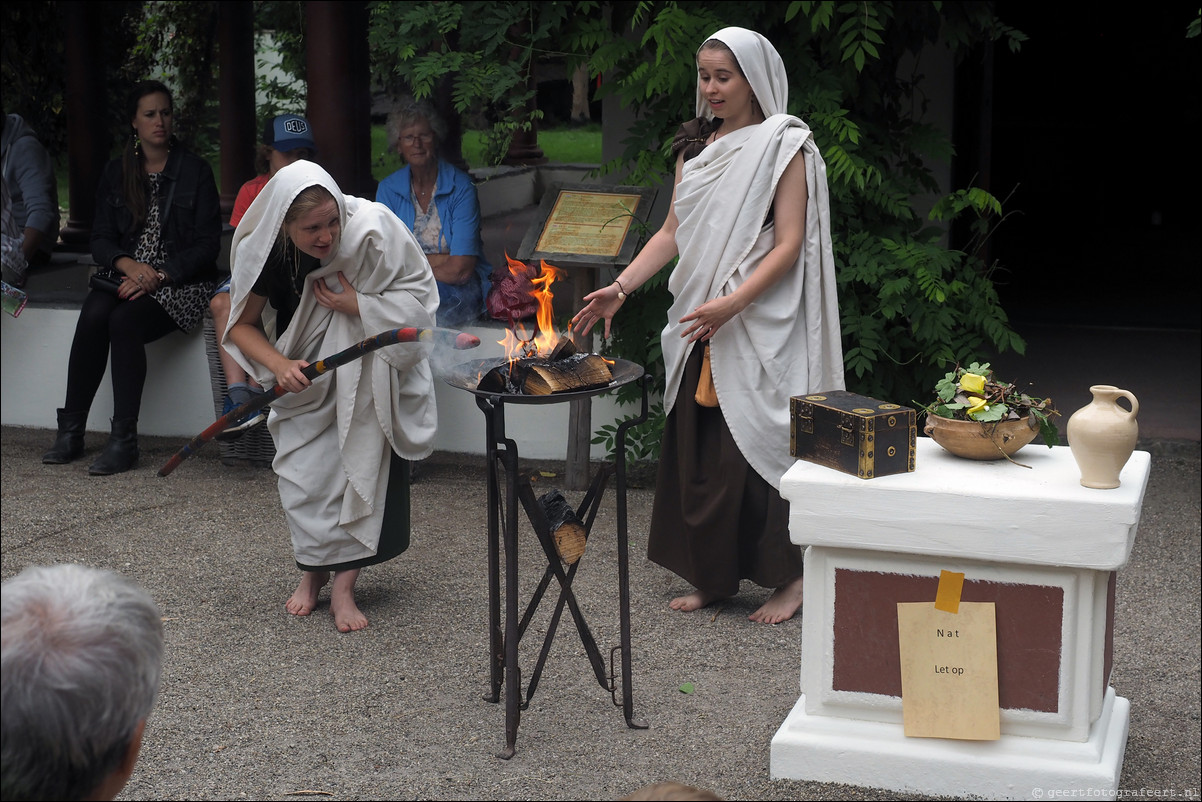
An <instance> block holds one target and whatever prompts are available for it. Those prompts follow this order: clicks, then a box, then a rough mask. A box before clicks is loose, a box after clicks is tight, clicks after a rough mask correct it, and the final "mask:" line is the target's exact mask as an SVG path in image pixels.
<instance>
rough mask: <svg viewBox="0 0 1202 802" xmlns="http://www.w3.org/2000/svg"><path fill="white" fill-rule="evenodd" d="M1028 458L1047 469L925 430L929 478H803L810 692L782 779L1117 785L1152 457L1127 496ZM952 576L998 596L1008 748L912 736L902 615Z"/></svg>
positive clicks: (829, 473) (950, 791) (796, 482)
mask: <svg viewBox="0 0 1202 802" xmlns="http://www.w3.org/2000/svg"><path fill="white" fill-rule="evenodd" d="M1014 459H1015V460H1016V461H1017V462H1019V463H1022V464H1023V465H1027V466H1030V467H1022V466H1020V465H1015V464H1013V463H1011V462H1009V461H1006V460H999V461H996V462H978V461H974V460H966V459H962V458H959V457H955V456H953V455H951V454H949V453H947V452H946V451H944V450H943V449H942V448H940V447H939V445H937V444H936V443H935V442H934V441H933V440H930V439H929V438H926V437H919V438H918V441H917V455H916V469H915V471H914V472H913V473H903V474H895V475H892V476H884V477H878V478H874V479H869V480H864V479H860V478H858V477H855V476H850V475H847V474H843V473H840V472H838V471H835V470H832V469H830V468H826V467H823V466H820V465H815V464H812V463H808V462H798V463H796V464H795V465H794V466H793V467H792V468H791V469H790V470H789V472H788V473H786V474H785V476H784V477H783V479H782V481H781V495H782V496H784V498H785V499H786V500H787V501H788V502H789V504H790V536H791V538H792V540H793V542H795V543H798V544H801V545H805V546H808V548H807V549H806V555H805V571H806V574H805V575H806V587H805V603H804V605H803V607H802V635H801V696H800V698H799V699H798V700H797V703H796V705H794V707H793V710H792V712H790V713H789V715H788V717H787V718H786V719H785V721H784V723H783V724H782V725H781V727H780V729H779V730H778V731H777V733H776V735H775V736H774V737H773V739H772V746H771V774H772V777H773V778H778V779H785V778H787V779H803V780H817V781H822V782H837V783H847V784H852V785H860V786H867V787H873V788H885V789H890V790H895V791H905V792H916V793H924V794H941V795H948V796H957V797H963V796H965V795H979V796H981V797H984V798H987V799H1033V798H1038V794H1039V793H1040V791H1047V790H1051V789H1056V790H1069V789H1077V790H1079V791H1090V790H1092V791H1094V792H1095V793H1096V792H1098V791H1103V792H1104V791H1114V790H1115V789H1117V787H1118V782H1119V775H1120V772H1121V770H1122V764H1123V753H1124V751H1125V749H1126V745H1127V732H1128V729H1129V724H1130V703H1129V702H1128V701H1127V700H1126V699H1124V698H1122V697H1119V696H1117V695H1116V694H1115V692H1114V689H1113V688H1111V687H1110V668H1111V655H1112V651H1113V650H1112V644H1113V641H1112V637H1113V629H1114V627H1113V624H1114V592H1115V582H1116V578H1117V571H1118V569H1119V568H1121V567H1122V566H1123V565H1125V564H1126V562H1127V560H1128V558H1129V556H1130V554H1131V548H1132V545H1133V544H1134V542H1135V533H1136V528H1137V526H1138V524H1139V517H1140V510H1141V508H1142V505H1143V497H1144V490H1145V488H1146V486H1147V481H1148V469H1149V464H1150V457H1149V455H1148V453H1147V452H1144V451H1136V452H1135V453H1134V454H1133V455H1132V456H1131V459H1130V460H1129V461H1128V462H1127V465H1126V466H1125V467H1124V469H1123V472H1122V476H1121V485H1120V486H1119V487H1118V488H1115V489H1113V490H1094V489H1090V488H1086V487H1082V486H1081V484H1080V479H1081V474H1080V471H1079V470H1078V468H1077V463H1076V461H1075V460H1074V459H1073V456H1072V453H1071V451H1070V450H1069V449H1068V448H1067V447H1064V446H1058V447H1055V448H1051V449H1049V448H1047V447H1046V446H1042V445H1040V444H1038V443H1033V444H1031V445H1029V446H1027V447H1025V448H1023V449H1022V450H1021V451H1019V452H1018V453H1017V454H1016V455H1015V457H1014ZM941 570H947V571H956V572H963V573H964V575H965V582H964V590H963V593H962V596H961V598H962V600H963V601H986V602H994V604H995V607H996V614H997V637H998V686H999V688H998V690H999V704H1000V707H1001V711H1000V713H1001V733H1002V736H1001V739H1000V740H997V741H959V740H949V739H941V738H907V737H905V735H904V734H903V732H902V703H901V676H900V667H899V666H900V663H899V649H898V641H897V617H896V605H897V603H898V602H927V601H934V599H935V591H936V588H937V585H938V578H939V574H940V571H941ZM1036 789H1040V791H1037V790H1036Z"/></svg>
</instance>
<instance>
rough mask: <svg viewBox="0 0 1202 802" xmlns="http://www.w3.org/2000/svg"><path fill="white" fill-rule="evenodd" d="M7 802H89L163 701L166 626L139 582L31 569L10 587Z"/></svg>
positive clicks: (5, 640)
mask: <svg viewBox="0 0 1202 802" xmlns="http://www.w3.org/2000/svg"><path fill="white" fill-rule="evenodd" d="M2 596H3V601H2V605H0V606H2V607H3V615H2V620H3V624H2V633H0V641H2V644H3V645H2V648H0V651H2V657H0V663H2V665H0V696H2V698H0V702H2V708H3V716H2V718H3V724H2V725H0V736H2V741H3V742H2V744H0V757H2V768H0V774H2V780H0V790H2V791H3V797H4V799H62V800H74V799H84V798H86V797H87V796H88V795H89V794H91V793H92V792H93V791H94V790H95V789H96V788H97V787H98V786H99V785H100V783H101V781H103V780H104V779H105V778H106V777H108V776H109V775H110V774H111V773H112V772H113V771H114V769H116V768H117V767H118V766H119V765H120V763H121V761H122V759H123V758H124V757H125V755H126V753H127V752H128V751H129V746H130V743H131V741H132V738H133V736H134V733H135V732H136V731H137V728H138V725H139V723H140V722H142V721H143V720H144V719H145V718H146V717H147V716H149V715H150V711H151V708H152V707H153V706H154V702H155V697H156V696H157V695H158V688H159V675H160V673H161V671H162V661H163V623H162V616H161V614H160V613H159V608H158V606H157V605H155V603H154V600H153V599H151V598H150V596H149V595H148V594H147V593H146V591H144V590H142V589H141V588H140V587H138V586H137V585H135V584H134V583H133V582H131V581H130V580H128V579H126V578H124V577H122V576H120V575H118V574H115V573H113V572H111V571H106V570H102V569H99V568H91V567H87V566H82V565H55V566H31V567H29V568H26V569H25V570H24V571H22V572H21V573H20V574H18V575H17V576H15V577H12V578H10V579H8V580H6V581H5V582H4V583H3V588H2Z"/></svg>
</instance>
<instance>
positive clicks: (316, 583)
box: [284, 571, 330, 615]
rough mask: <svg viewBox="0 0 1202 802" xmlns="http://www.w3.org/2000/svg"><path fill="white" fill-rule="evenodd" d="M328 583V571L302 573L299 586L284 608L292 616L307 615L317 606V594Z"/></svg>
mask: <svg viewBox="0 0 1202 802" xmlns="http://www.w3.org/2000/svg"><path fill="white" fill-rule="evenodd" d="M329 581H330V572H329V571H302V572H301V581H300V584H299V585H297V586H296V590H294V591H292V597H291V598H290V599H288V601H286V602H284V607H286V608H287V609H288V612H290V613H292V614H293V615H308V614H309V613H311V612H313V608H315V607H316V606H317V594H318V592H319V591H320V590H321V589H322V588H323V587H325V585H326V583H327V582H329Z"/></svg>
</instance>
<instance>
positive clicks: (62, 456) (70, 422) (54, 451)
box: [42, 409, 88, 465]
mask: <svg viewBox="0 0 1202 802" xmlns="http://www.w3.org/2000/svg"><path fill="white" fill-rule="evenodd" d="M87 424H88V411H87V410H86V409H85V410H84V411H83V412H67V411H66V410H64V409H60V410H59V411H58V437H56V438H54V445H52V446H51V447H50V450H49V451H47V452H46V453H45V454H43V455H42V462H44V463H46V464H47V465H65V464H66V463H68V462H70V461H71V460H73V459H75V458H76V457H78V456H79V455H80V454H82V453H83V430H84V427H85V426H87Z"/></svg>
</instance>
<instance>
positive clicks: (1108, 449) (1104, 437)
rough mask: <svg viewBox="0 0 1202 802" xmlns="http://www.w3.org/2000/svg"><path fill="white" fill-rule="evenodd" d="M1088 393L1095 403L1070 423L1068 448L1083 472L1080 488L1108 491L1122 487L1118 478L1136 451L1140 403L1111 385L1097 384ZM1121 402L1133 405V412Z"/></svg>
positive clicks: (1079, 413) (1082, 409)
mask: <svg viewBox="0 0 1202 802" xmlns="http://www.w3.org/2000/svg"><path fill="white" fill-rule="evenodd" d="M1089 391H1090V392H1091V393H1093V401H1091V402H1089V404H1087V405H1086V406H1083V407H1081V408H1080V409H1078V410H1077V411H1076V412H1074V413H1073V414H1072V417H1070V418H1069V419H1068V430H1067V433H1068V445H1069V448H1070V449H1072V452H1073V457H1074V458H1076V460H1077V467H1078V468H1080V469H1081V484H1082V485H1084V486H1085V487H1093V488H1098V489H1099V490H1109V489H1111V488H1115V487H1118V486H1119V474H1120V473H1121V472H1122V470H1123V466H1124V465H1126V464H1127V460H1128V459H1130V458H1131V452H1132V451H1134V450H1135V441H1136V440H1137V439H1138V438H1139V424H1138V423H1137V422H1136V420H1135V416H1136V415H1137V414H1138V413H1139V401H1138V400H1136V398H1135V396H1133V395H1132V394H1131V393H1129V392H1127V391H1126V390H1120V389H1119V388H1117V387H1112V386H1110V385H1109V384H1095V385H1094V386H1093V387H1090V388H1089ZM1120 398H1126V399H1127V401H1129V402H1130V403H1131V410H1130V411H1128V410H1126V409H1124V408H1123V407H1122V406H1121V405H1120V404H1119V403H1118V399H1120Z"/></svg>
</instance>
